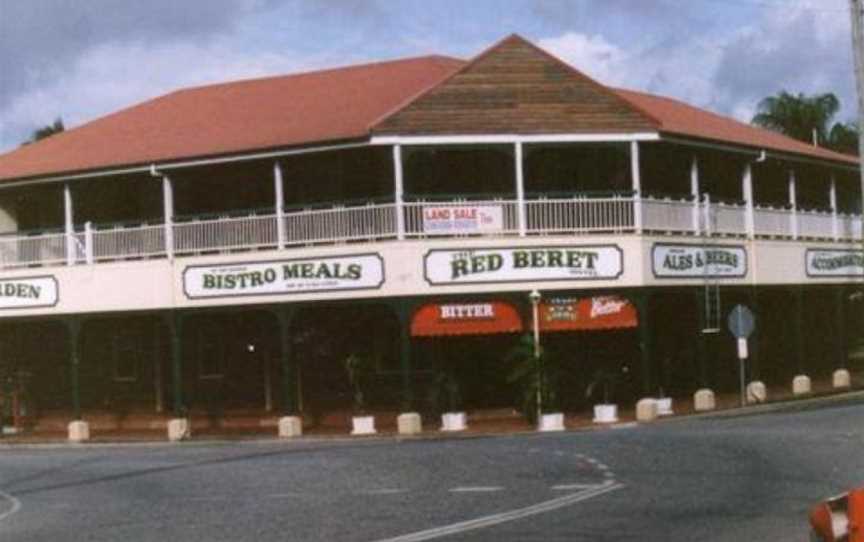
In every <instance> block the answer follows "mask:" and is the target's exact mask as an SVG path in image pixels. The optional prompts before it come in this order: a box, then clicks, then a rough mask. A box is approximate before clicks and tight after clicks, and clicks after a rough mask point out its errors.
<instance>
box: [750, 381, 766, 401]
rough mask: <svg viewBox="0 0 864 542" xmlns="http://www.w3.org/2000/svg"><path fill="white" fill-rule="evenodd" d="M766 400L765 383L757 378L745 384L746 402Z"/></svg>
mask: <svg viewBox="0 0 864 542" xmlns="http://www.w3.org/2000/svg"><path fill="white" fill-rule="evenodd" d="M766 400H768V389H767V388H766V387H765V383H764V382H761V381H759V380H754V381H753V382H751V383H749V384H747V403H749V404H753V403H764V402H765V401H766Z"/></svg>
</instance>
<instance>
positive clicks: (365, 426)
mask: <svg viewBox="0 0 864 542" xmlns="http://www.w3.org/2000/svg"><path fill="white" fill-rule="evenodd" d="M377 432H378V431H376V430H375V416H354V417H353V418H351V434H352V435H374V434H375V433H377Z"/></svg>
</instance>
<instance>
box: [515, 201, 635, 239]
mask: <svg viewBox="0 0 864 542" xmlns="http://www.w3.org/2000/svg"><path fill="white" fill-rule="evenodd" d="M633 202H634V200H633V199H632V198H619V197H611V198H609V197H607V198H566V199H564V198H555V199H552V198H549V199H537V200H529V201H527V202H526V213H525V214H526V221H527V230H528V233H529V234H532V233H541V234H555V233H600V232H622V231H625V230H631V231H632V229H633V228H634V227H635V219H634V214H635V213H634V207H633Z"/></svg>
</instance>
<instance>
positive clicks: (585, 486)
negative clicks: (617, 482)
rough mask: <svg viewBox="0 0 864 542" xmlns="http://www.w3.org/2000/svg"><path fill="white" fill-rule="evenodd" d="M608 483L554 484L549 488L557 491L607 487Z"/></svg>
mask: <svg viewBox="0 0 864 542" xmlns="http://www.w3.org/2000/svg"><path fill="white" fill-rule="evenodd" d="M607 485H608V484H606V483H603V484H558V485H557V486H552V487H550V488H549V489H553V490H555V491H569V490H573V489H595V488H598V487H605V486H607Z"/></svg>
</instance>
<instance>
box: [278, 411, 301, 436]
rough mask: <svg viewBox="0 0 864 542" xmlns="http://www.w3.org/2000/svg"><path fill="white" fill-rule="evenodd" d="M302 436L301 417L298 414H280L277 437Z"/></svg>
mask: <svg viewBox="0 0 864 542" xmlns="http://www.w3.org/2000/svg"><path fill="white" fill-rule="evenodd" d="M302 436H303V418H301V417H300V416H282V417H281V418H279V438H294V437H302Z"/></svg>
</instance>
